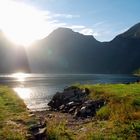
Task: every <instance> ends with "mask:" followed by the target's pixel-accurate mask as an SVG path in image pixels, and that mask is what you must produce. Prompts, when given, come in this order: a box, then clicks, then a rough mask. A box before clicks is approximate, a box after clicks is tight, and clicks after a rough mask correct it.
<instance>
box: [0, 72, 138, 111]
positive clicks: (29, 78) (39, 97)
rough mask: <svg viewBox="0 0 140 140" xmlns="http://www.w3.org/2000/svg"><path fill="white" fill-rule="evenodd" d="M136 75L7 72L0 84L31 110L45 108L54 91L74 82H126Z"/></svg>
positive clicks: (132, 79)
mask: <svg viewBox="0 0 140 140" xmlns="http://www.w3.org/2000/svg"><path fill="white" fill-rule="evenodd" d="M137 79H138V77H136V76H133V75H108V74H71V75H70V74H66V75H65V74H53V75H52V74H23V73H17V74H9V75H6V74H4V75H0V84H4V85H8V86H10V87H11V88H13V90H14V91H16V93H17V94H18V95H19V96H20V97H21V98H22V99H23V100H24V102H25V103H26V105H27V107H28V108H29V109H31V110H33V111H35V110H45V109H47V103H48V102H49V101H50V99H51V97H52V96H53V95H54V94H55V93H56V91H62V90H63V88H64V87H67V86H70V85H72V84H74V83H81V84H88V83H92V84H95V83H127V82H134V81H136V80H137Z"/></svg>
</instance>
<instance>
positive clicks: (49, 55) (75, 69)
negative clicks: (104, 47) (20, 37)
mask: <svg viewBox="0 0 140 140" xmlns="http://www.w3.org/2000/svg"><path fill="white" fill-rule="evenodd" d="M100 45H101V43H100V42H99V41H97V40H96V39H95V38H94V37H93V36H90V35H88V36H85V35H83V34H80V33H78V32H73V31H72V30H71V29H68V28H58V29H56V30H55V31H53V32H52V33H51V34H50V35H49V36H48V37H46V38H44V39H43V40H40V41H38V42H37V43H36V44H35V45H33V46H32V47H31V48H30V50H29V52H32V53H33V54H34V55H32V56H31V57H32V58H31V60H32V62H31V64H32V68H33V69H32V70H33V72H38V71H40V68H41V72H48V73H79V72H80V73H89V72H90V73H91V72H93V69H94V68H93V67H92V64H93V62H94V63H96V65H97V63H98V62H96V61H95V59H96V57H95V56H96V53H98V51H100V47H99V46H100ZM34 60H36V62H34ZM95 69H96V68H95Z"/></svg>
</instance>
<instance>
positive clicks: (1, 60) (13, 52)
mask: <svg viewBox="0 0 140 140" xmlns="http://www.w3.org/2000/svg"><path fill="white" fill-rule="evenodd" d="M18 71H23V72H29V71H30V70H29V64H28V60H27V56H26V52H25V49H24V48H23V47H19V46H16V45H14V44H13V43H11V42H10V41H9V40H8V39H7V38H6V37H5V35H4V34H3V32H2V31H0V73H13V72H18Z"/></svg>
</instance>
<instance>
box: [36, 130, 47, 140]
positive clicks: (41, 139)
mask: <svg viewBox="0 0 140 140" xmlns="http://www.w3.org/2000/svg"><path fill="white" fill-rule="evenodd" d="M46 130H47V129H46V128H39V130H38V132H37V133H36V134H34V135H35V138H36V140H45V139H46V138H47V134H46Z"/></svg>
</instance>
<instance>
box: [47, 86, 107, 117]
mask: <svg viewBox="0 0 140 140" xmlns="http://www.w3.org/2000/svg"><path fill="white" fill-rule="evenodd" d="M89 94H90V91H89V89H88V88H85V89H80V88H78V87H75V86H71V87H68V88H65V89H64V91H63V92H57V93H56V94H55V95H54V96H53V98H52V100H51V101H50V102H49V103H48V105H49V106H50V108H51V110H56V111H61V112H64V113H70V114H73V115H74V118H87V117H93V116H95V115H96V110H98V109H99V108H101V107H102V106H103V105H105V104H106V101H105V100H103V99H98V100H88V98H87V96H88V95H89Z"/></svg>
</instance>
